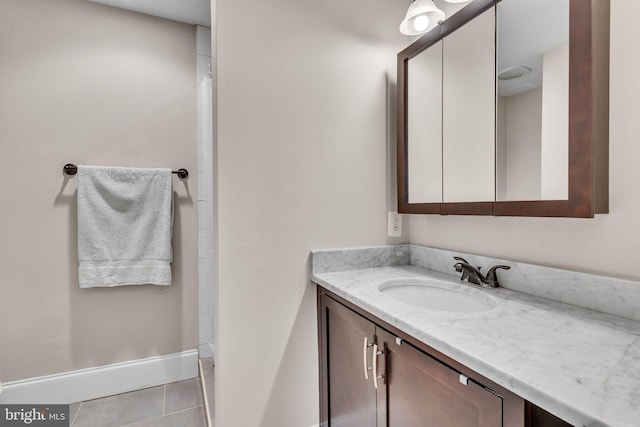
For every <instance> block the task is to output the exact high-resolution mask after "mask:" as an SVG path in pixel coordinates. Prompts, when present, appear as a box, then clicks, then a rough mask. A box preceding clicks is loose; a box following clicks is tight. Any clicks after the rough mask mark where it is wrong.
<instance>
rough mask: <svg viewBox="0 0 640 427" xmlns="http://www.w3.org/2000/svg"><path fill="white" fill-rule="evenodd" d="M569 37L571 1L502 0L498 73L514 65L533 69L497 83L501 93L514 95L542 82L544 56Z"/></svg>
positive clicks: (499, 21) (499, 20)
mask: <svg viewBox="0 0 640 427" xmlns="http://www.w3.org/2000/svg"><path fill="white" fill-rule="evenodd" d="M568 40H569V0H536V1H526V0H503V1H501V2H500V3H499V4H498V64H497V65H498V70H497V71H498V73H500V72H501V71H503V70H505V69H508V68H510V67H513V66H518V65H520V66H525V67H528V68H531V69H532V71H531V72H530V73H529V74H527V75H525V76H522V77H520V78H517V79H514V80H508V81H499V82H498V93H499V94H500V95H502V96H511V95H515V94H518V93H521V92H524V91H527V90H530V89H533V88H536V87H540V86H541V85H542V58H543V55H544V54H545V53H546V52H548V51H550V50H551V49H553V48H555V47H558V46H560V45H562V44H564V43H567V42H568Z"/></svg>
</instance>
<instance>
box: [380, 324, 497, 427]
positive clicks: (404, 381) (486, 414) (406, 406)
mask: <svg viewBox="0 0 640 427" xmlns="http://www.w3.org/2000/svg"><path fill="white" fill-rule="evenodd" d="M376 334H377V336H378V340H379V342H380V343H381V344H382V346H383V349H384V351H383V354H382V355H380V356H378V366H379V367H381V366H382V365H384V366H383V368H382V369H384V370H383V371H382V372H385V378H384V386H383V387H382V386H381V385H380V384H379V385H378V387H379V388H378V393H379V394H383V393H384V394H386V396H385V397H386V399H383V401H384V400H386V402H387V413H386V415H384V418H385V419H383V420H378V425H379V426H388V427H442V426H447V427H497V426H502V398H501V397H500V396H498V395H497V394H495V393H493V392H492V391H489V390H488V389H486V388H485V387H483V386H482V385H479V384H477V383H476V382H474V381H473V380H471V379H467V378H466V377H464V376H462V377H461V375H460V373H458V372H457V371H455V370H453V369H451V368H449V367H448V366H446V365H444V364H442V363H441V362H439V361H437V360H436V359H433V358H432V357H430V356H429V355H427V354H425V353H423V352H421V351H420V350H418V349H416V348H415V347H412V346H411V345H410V344H407V343H406V342H402V343H401V344H398V343H397V342H396V337H394V336H393V335H391V334H389V333H387V332H386V331H384V330H382V329H381V328H377V329H376ZM465 383H466V384H465ZM379 401H380V400H379Z"/></svg>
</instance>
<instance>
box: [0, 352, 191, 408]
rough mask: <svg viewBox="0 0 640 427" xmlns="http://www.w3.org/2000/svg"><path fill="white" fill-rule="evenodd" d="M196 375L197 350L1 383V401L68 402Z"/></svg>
mask: <svg viewBox="0 0 640 427" xmlns="http://www.w3.org/2000/svg"><path fill="white" fill-rule="evenodd" d="M197 376H198V350H195V349H194V350H186V351H183V352H181V353H173V354H167V355H164V356H156V357H149V358H146V359H138V360H130V361H127V362H122V363H114V364H113V365H106V366H98V367H95V368H88V369H81V370H78V371H71V372H63V373H61V374H55V375H47V376H45V377H38V378H30V379H27V380H20V381H13V382H8V383H4V384H3V387H2V388H3V390H2V394H0V403H2V404H69V403H75V402H81V401H84V400H90V399H97V398H99V397H105V396H111V395H114V394H120V393H126V392H128V391H133V390H140V389H143V388H147V387H154V386H158V385H161V384H166V383H171V382H175V381H181V380H186V379H190V378H196V377H197Z"/></svg>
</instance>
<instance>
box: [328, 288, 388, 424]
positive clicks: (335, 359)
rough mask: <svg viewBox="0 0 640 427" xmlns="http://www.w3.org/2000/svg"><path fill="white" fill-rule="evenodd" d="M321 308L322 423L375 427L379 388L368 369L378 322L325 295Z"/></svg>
mask: <svg viewBox="0 0 640 427" xmlns="http://www.w3.org/2000/svg"><path fill="white" fill-rule="evenodd" d="M319 307H320V313H319V314H318V316H319V321H320V330H319V333H320V337H319V338H320V355H321V356H320V357H321V361H320V363H321V365H320V366H321V372H320V381H321V390H320V393H321V405H320V412H321V421H322V422H321V425H322V426H331V427H338V426H339V427H375V426H376V389H375V388H374V387H373V382H372V371H370V370H367V368H368V367H371V359H372V358H371V351H372V349H373V348H372V345H373V344H374V339H375V336H374V334H375V325H374V324H373V323H371V322H370V321H369V320H367V319H365V318H364V317H362V316H360V315H358V314H356V313H354V312H353V311H351V310H350V309H348V308H346V307H345V306H343V305H342V304H339V303H338V302H336V301H334V300H333V299H331V298H329V297H327V296H326V295H324V294H320V304H319ZM365 338H366V344H365ZM367 345H368V346H369V347H366V346H367ZM365 358H366V359H365ZM365 372H366V377H365ZM367 377H368V379H367Z"/></svg>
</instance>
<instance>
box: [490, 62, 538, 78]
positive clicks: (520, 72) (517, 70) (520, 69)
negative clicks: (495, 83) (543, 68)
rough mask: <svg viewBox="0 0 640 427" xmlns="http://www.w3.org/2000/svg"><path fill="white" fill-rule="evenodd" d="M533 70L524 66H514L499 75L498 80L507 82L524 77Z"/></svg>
mask: <svg viewBox="0 0 640 427" xmlns="http://www.w3.org/2000/svg"><path fill="white" fill-rule="evenodd" d="M531 71H532V70H531V68H529V67H525V66H524V65H514V66H513V67H509V68H507V69H505V70H502V71H500V72H499V73H498V80H502V81H507V80H514V79H517V78H519V77H522V76H524V75H526V74H529V73H530V72H531Z"/></svg>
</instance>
